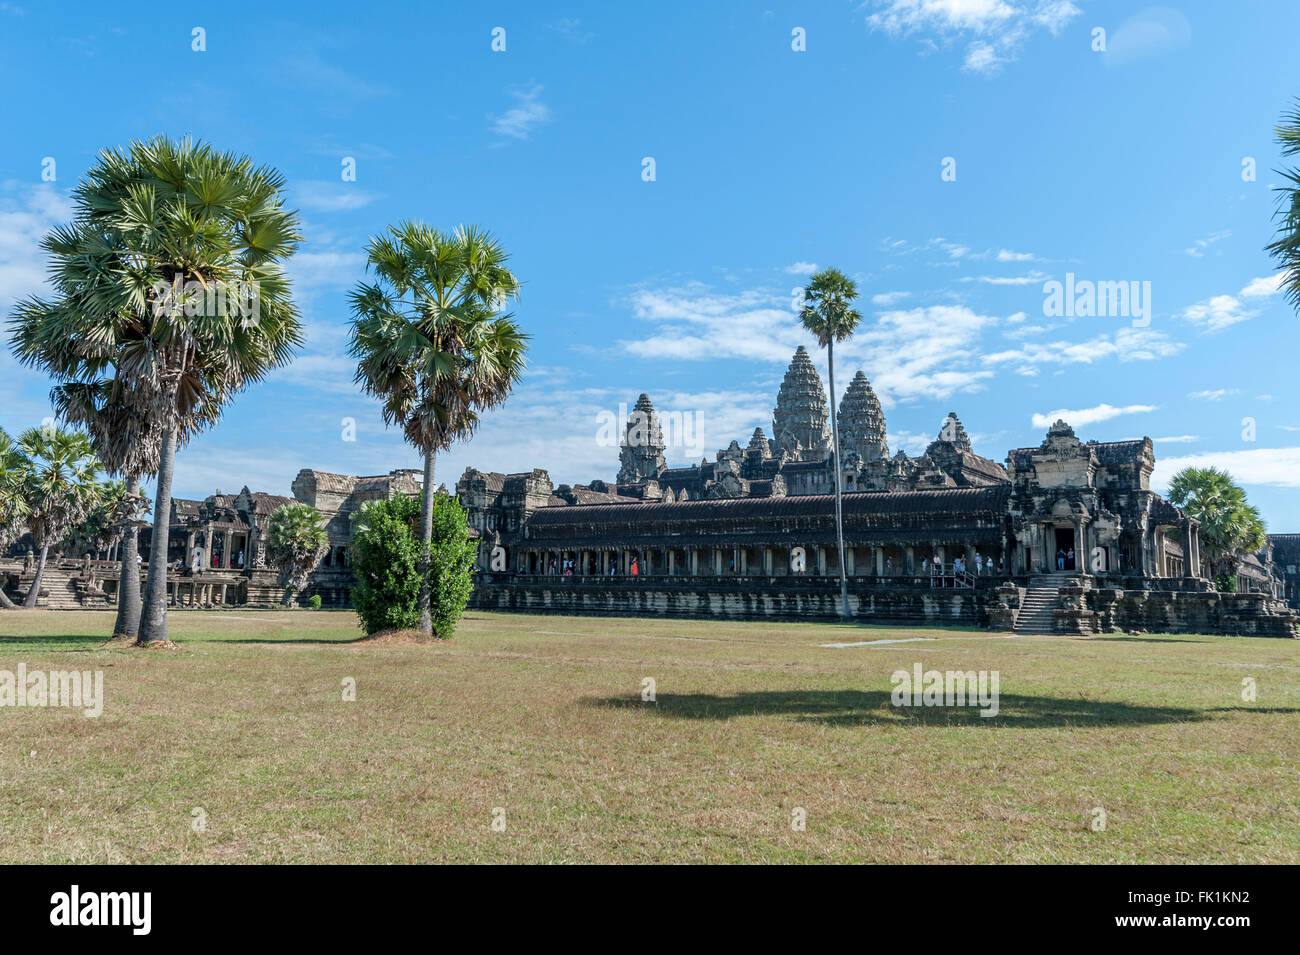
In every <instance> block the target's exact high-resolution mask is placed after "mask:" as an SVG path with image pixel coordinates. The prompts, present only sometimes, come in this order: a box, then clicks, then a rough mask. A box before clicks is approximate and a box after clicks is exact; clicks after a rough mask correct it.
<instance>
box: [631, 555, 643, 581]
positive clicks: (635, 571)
mask: <svg viewBox="0 0 1300 955" xmlns="http://www.w3.org/2000/svg"><path fill="white" fill-rule="evenodd" d="M631 573H632V576H633V577H636V576H639V575H640V573H641V568H640V567H638V566H637V563H636V558H635V557H633V558H632V571H631Z"/></svg>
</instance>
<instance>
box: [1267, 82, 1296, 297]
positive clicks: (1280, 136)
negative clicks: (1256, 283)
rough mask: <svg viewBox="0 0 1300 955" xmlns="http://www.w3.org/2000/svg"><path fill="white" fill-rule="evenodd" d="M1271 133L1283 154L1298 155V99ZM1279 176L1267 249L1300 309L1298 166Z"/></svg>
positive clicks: (1283, 284) (1286, 170) (1285, 170)
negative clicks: (1282, 181)
mask: <svg viewBox="0 0 1300 955" xmlns="http://www.w3.org/2000/svg"><path fill="white" fill-rule="evenodd" d="M1274 132H1275V134H1276V136H1277V142H1278V143H1279V144H1280V145H1281V147H1282V155H1283V156H1295V155H1297V154H1300V100H1297V101H1296V102H1295V104H1294V106H1293V107H1292V109H1291V111H1290V112H1289V113H1287V114H1285V115H1284V116H1283V117H1282V122H1281V123H1279V124H1278V126H1277V127H1276V129H1275V130H1274ZM1279 175H1281V176H1282V178H1283V179H1285V180H1286V184H1285V185H1281V186H1277V187H1276V191H1277V194H1278V196H1277V211H1276V212H1275V213H1274V219H1276V220H1277V222H1278V227H1277V238H1276V239H1274V240H1273V242H1272V243H1270V244H1269V245H1268V246H1267V250H1268V253H1269V254H1270V255H1271V256H1273V258H1274V259H1276V260H1277V267H1278V269H1280V270H1281V272H1282V279H1281V288H1282V290H1283V291H1284V292H1285V293H1286V297H1287V301H1289V302H1290V303H1291V307H1292V308H1295V309H1298V310H1300V169H1295V168H1292V169H1283V170H1280V172H1279Z"/></svg>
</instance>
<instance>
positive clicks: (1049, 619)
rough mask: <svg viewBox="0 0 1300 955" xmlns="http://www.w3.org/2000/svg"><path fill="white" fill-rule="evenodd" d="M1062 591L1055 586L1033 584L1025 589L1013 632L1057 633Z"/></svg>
mask: <svg viewBox="0 0 1300 955" xmlns="http://www.w3.org/2000/svg"><path fill="white" fill-rule="evenodd" d="M1059 601H1060V593H1059V591H1058V590H1057V588H1056V587H1055V586H1043V585H1037V584H1036V585H1032V586H1030V587H1029V588H1028V589H1027V590H1026V591H1025V598H1024V600H1023V601H1021V604H1020V612H1019V613H1018V614H1016V625H1015V628H1014V630H1013V631H1012V632H1013V633H1056V616H1055V611H1056V607H1057V604H1058V603H1059Z"/></svg>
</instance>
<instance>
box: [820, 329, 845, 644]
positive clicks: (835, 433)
mask: <svg viewBox="0 0 1300 955" xmlns="http://www.w3.org/2000/svg"><path fill="white" fill-rule="evenodd" d="M826 377H827V379H828V380H829V381H830V388H831V395H830V399H831V453H832V454H834V456H835V459H834V462H833V463H834V465H835V543H836V545H837V550H838V551H839V555H840V617H841V618H843V619H844V620H848V619H849V575H848V573H847V572H846V570H845V562H844V505H843V502H842V501H841V496H842V494H843V491H842V489H841V485H842V484H843V483H844V475H843V474H841V473H840V432H839V427H838V426H837V424H836V422H835V343H834V342H831V341H828V342H827V343H826Z"/></svg>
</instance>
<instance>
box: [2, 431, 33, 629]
mask: <svg viewBox="0 0 1300 955" xmlns="http://www.w3.org/2000/svg"><path fill="white" fill-rule="evenodd" d="M23 473H24V460H23V455H22V452H21V451H20V450H19V449H18V446H17V445H16V444H14V441H13V439H12V438H11V437H9V435H8V433H6V432H5V430H4V429H3V428H0V554H3V553H4V552H5V551H6V550H8V549H9V545H10V544H12V543H13V542H14V540H15V539H16V538H18V537H21V536H22V534H23V533H24V530H25V527H24V521H25V520H26V517H27V512H28V507H27V497H26V495H25V494H24V493H23V482H22V477H23ZM0 607H3V608H4V609H6V610H13V609H14V603H13V601H12V600H10V599H9V595H8V594H6V593H5V592H4V587H3V580H0Z"/></svg>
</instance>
